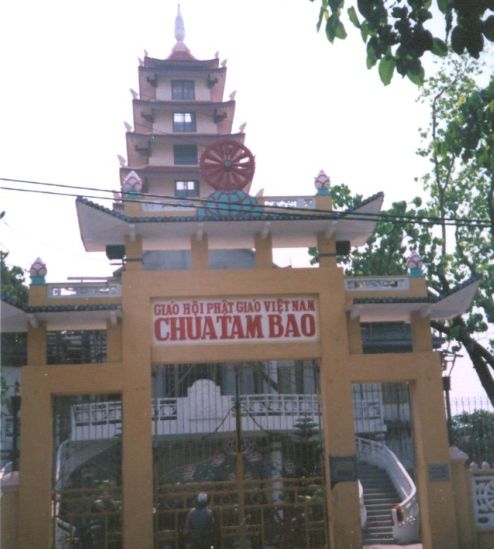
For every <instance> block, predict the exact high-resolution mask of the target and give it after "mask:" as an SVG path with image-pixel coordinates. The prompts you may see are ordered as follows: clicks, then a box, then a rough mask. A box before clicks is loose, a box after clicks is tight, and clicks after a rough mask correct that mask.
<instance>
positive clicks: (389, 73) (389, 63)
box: [378, 57, 396, 86]
mask: <svg viewBox="0 0 494 549" xmlns="http://www.w3.org/2000/svg"><path fill="white" fill-rule="evenodd" d="M395 66H396V62H395V60H394V59H393V58H392V57H383V58H382V59H381V61H380V62H379V69H378V70H379V76H380V77H381V82H382V83H383V84H384V85H385V86H387V85H388V84H389V83H390V82H391V79H392V78H393V73H394V70H395Z"/></svg>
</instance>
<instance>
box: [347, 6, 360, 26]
mask: <svg viewBox="0 0 494 549" xmlns="http://www.w3.org/2000/svg"><path fill="white" fill-rule="evenodd" d="M348 17H349V18H350V21H351V22H352V23H353V24H354V25H355V26H356V27H357V29H360V27H361V25H360V21H359V19H358V16H357V12H356V11H355V8H354V7H353V6H352V7H351V8H348Z"/></svg>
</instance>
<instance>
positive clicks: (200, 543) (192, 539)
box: [185, 492, 214, 549]
mask: <svg viewBox="0 0 494 549" xmlns="http://www.w3.org/2000/svg"><path fill="white" fill-rule="evenodd" d="M185 535H186V540H187V545H186V546H187V548H188V549H189V548H190V549H211V547H214V517H213V511H211V509H210V508H209V507H208V495H207V494H206V493H205V492H200V493H199V494H198V495H197V500H196V506H195V507H193V508H192V509H191V510H190V511H189V514H188V515H187V519H186V521H185Z"/></svg>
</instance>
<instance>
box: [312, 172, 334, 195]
mask: <svg viewBox="0 0 494 549" xmlns="http://www.w3.org/2000/svg"><path fill="white" fill-rule="evenodd" d="M314 186H315V187H316V189H317V194H318V195H322V196H328V195H329V194H330V192H329V188H330V186H331V179H330V178H329V176H327V175H326V172H325V171H324V170H321V171H320V172H319V173H318V174H317V176H316V177H315V178H314Z"/></svg>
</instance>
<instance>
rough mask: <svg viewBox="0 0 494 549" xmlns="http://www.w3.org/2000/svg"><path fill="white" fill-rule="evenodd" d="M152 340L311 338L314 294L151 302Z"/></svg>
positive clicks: (313, 335)
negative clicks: (309, 295) (310, 295)
mask: <svg viewBox="0 0 494 549" xmlns="http://www.w3.org/2000/svg"><path fill="white" fill-rule="evenodd" d="M153 334H154V342H155V343H156V344H167V345H169V344H178V343H189V344H190V343H198V344H201V343H202V344H205V343H231V342H250V341H256V342H259V341H316V340H317V339H318V327H317V303H316V300H315V299H314V298H313V297H307V296H302V297H283V298H271V297H258V298H221V299H190V300H176V301H156V302H154V303H153Z"/></svg>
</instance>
